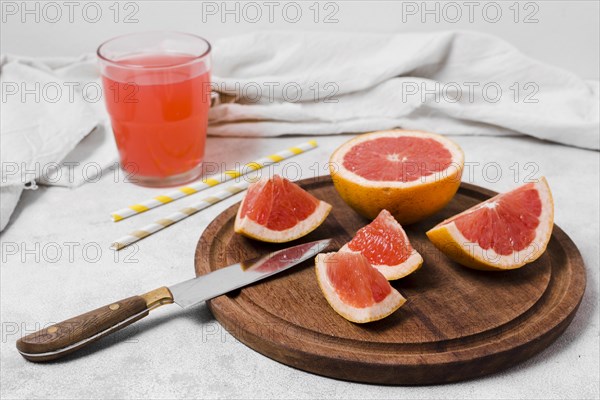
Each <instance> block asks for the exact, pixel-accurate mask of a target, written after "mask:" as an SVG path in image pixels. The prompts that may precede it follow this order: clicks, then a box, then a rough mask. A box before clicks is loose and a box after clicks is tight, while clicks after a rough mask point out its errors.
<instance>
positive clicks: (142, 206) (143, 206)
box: [111, 140, 317, 222]
mask: <svg viewBox="0 0 600 400" xmlns="http://www.w3.org/2000/svg"><path fill="white" fill-rule="evenodd" d="M315 147H317V142H316V141H315V140H309V141H308V142H304V143H300V144H299V145H297V146H292V147H289V148H287V149H285V150H282V151H280V152H277V153H275V154H271V155H268V156H266V157H262V158H259V159H258V160H254V161H251V162H249V163H247V164H245V165H244V166H243V167H241V168H240V169H235V170H227V171H225V172H223V173H222V174H219V175H212V176H210V177H208V178H205V179H202V180H201V181H198V182H194V183H191V184H189V185H188V186H183V187H180V188H178V189H175V190H173V191H171V192H169V193H166V194H164V195H161V196H156V197H154V198H152V199H148V200H146V201H142V202H141V203H138V204H134V205H132V206H129V207H126V208H122V209H120V210H117V211H115V212H113V213H111V216H112V219H113V221H114V222H117V221H121V220H122V219H125V218H128V217H131V216H133V215H137V214H141V213H143V212H145V211H148V210H150V209H152V208H156V207H160V206H162V205H164V204H168V203H170V202H172V201H175V200H178V199H181V198H182V197H186V196H189V195H192V194H194V193H198V192H199V191H201V190H204V189H208V188H210V187H213V186H215V185H218V184H219V183H223V182H227V181H228V180H231V179H234V178H237V177H239V176H241V175H244V174H247V173H248V172H251V171H256V170H258V169H261V168H264V167H267V166H269V165H272V164H275V163H277V162H280V161H283V160H285V159H286V158H290V157H294V156H296V155H298V154H302V153H304V152H306V151H308V150H312V149H314V148H315Z"/></svg>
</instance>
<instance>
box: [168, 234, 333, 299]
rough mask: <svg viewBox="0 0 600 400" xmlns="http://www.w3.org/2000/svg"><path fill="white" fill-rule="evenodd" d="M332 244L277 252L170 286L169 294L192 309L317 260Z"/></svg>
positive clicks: (318, 242)
mask: <svg viewBox="0 0 600 400" xmlns="http://www.w3.org/2000/svg"><path fill="white" fill-rule="evenodd" d="M330 242H331V239H326V240H318V241H316V242H310V243H304V244H300V245H298V246H294V247H289V248H287V249H283V250H279V251H275V252H273V253H269V254H267V255H265V256H262V257H258V258H255V259H251V260H246V261H243V262H241V263H237V264H233V265H230V266H228V267H225V268H221V269H218V270H216V271H213V272H211V273H208V274H206V275H200V276H198V277H196V278H193V279H189V280H187V281H184V282H180V283H178V284H176V285H173V286H169V291H170V292H171V294H172V295H173V301H174V302H175V303H176V304H178V305H179V306H181V307H182V308H186V307H190V306H193V305H194V304H198V303H201V302H203V301H206V300H210V299H212V298H214V297H217V296H219V295H222V294H225V293H227V292H230V291H232V290H235V289H239V288H241V287H244V286H247V285H249V284H251V283H254V282H257V281H259V280H261V279H265V278H268V277H269V276H271V275H275V274H277V273H279V272H282V271H285V270H286V269H288V268H291V267H293V266H294V265H297V264H299V263H301V262H302V261H305V260H307V259H309V258H311V257H316V255H317V254H319V253H320V252H321V251H323V250H324V249H325V248H326V247H327V246H328V245H329V243H330Z"/></svg>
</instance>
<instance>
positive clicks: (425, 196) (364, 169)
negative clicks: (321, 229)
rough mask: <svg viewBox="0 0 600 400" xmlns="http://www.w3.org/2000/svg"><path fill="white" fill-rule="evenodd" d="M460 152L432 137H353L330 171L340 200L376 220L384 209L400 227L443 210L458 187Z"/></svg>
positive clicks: (414, 133) (375, 134)
mask: <svg viewBox="0 0 600 400" xmlns="http://www.w3.org/2000/svg"><path fill="white" fill-rule="evenodd" d="M463 167H464V155H463V152H462V150H461V148H460V147H459V146H458V145H457V144H456V143H454V142H452V141H451V140H449V139H447V138H446V137H444V136H441V135H436V134H433V133H426V132H418V131H405V130H391V131H380V132H372V133H367V134H364V135H360V136H357V137H355V138H353V139H351V140H350V141H348V142H346V143H344V144H343V145H341V146H340V147H339V148H338V149H337V150H336V151H335V152H334V153H333V154H332V155H331V158H330V163H329V169H330V173H331V177H332V179H333V183H334V186H335V188H336V190H337V191H338V193H339V194H340V196H341V197H342V199H344V201H345V202H346V203H348V205H349V206H350V207H352V208H353V209H354V210H356V211H357V212H358V213H360V214H362V215H364V216H365V217H367V218H369V219H374V218H375V217H376V216H377V215H378V214H379V213H380V212H381V210H383V209H386V210H388V211H389V212H390V213H391V214H392V215H393V216H394V218H396V220H397V221H398V222H399V223H401V224H411V223H413V222H417V221H419V220H421V219H423V218H425V217H427V216H429V215H432V214H433V213H435V212H437V211H438V210H440V209H441V208H442V207H444V206H445V205H446V204H447V203H448V202H449V201H450V200H451V199H452V197H453V196H454V194H455V193H456V191H457V190H458V187H459V186H460V178H461V175H462V170H463Z"/></svg>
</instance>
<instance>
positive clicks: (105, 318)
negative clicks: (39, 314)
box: [17, 288, 173, 362]
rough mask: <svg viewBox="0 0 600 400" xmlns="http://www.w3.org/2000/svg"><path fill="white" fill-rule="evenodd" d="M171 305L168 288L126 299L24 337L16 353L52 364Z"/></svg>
mask: <svg viewBox="0 0 600 400" xmlns="http://www.w3.org/2000/svg"><path fill="white" fill-rule="evenodd" d="M157 293H160V294H161V296H163V297H162V298H159V297H160V296H158V295H157ZM172 302H173V298H172V296H171V293H170V292H169V291H168V289H167V288H160V289H157V290H155V291H152V292H149V293H146V294H145V295H142V296H133V297H129V298H127V299H124V300H121V301H117V302H116V303H112V304H109V305H107V306H104V307H100V308H97V309H95V310H93V311H90V312H87V313H85V314H81V315H79V316H77V317H73V318H71V319H68V320H66V321H63V322H60V323H58V324H55V325H52V326H49V327H47V328H44V329H42V330H39V331H37V332H35V333H32V334H30V335H27V336H25V337H23V338H21V339H19V340H18V341H17V349H18V350H19V352H20V353H21V355H22V356H23V357H25V358H26V359H28V360H30V361H34V362H43V361H50V360H54V359H57V358H60V357H63V356H65V355H67V354H69V353H72V352H74V351H75V350H78V349H80V348H82V347H84V346H86V345H88V344H90V343H93V342H95V341H96V340H98V339H100V338H101V337H103V336H106V335H108V334H109V333H112V332H115V331H117V330H119V329H122V328H124V327H126V326H127V325H129V324H131V323H133V322H135V321H138V320H140V319H142V318H144V317H145V316H146V315H148V313H149V312H150V309H152V308H155V307H156V306H158V305H162V304H167V303H172Z"/></svg>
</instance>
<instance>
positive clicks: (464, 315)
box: [195, 177, 586, 384]
mask: <svg viewBox="0 0 600 400" xmlns="http://www.w3.org/2000/svg"><path fill="white" fill-rule="evenodd" d="M301 185H302V186H303V187H304V188H305V189H307V190H308V191H310V192H311V193H312V194H313V195H315V196H316V197H317V198H319V199H322V200H325V201H327V202H329V203H330V204H332V205H333V210H332V212H331V214H330V215H329V217H328V218H327V220H326V221H325V223H324V224H323V225H322V226H321V227H319V228H318V229H317V230H315V231H314V232H312V233H311V234H310V235H308V236H306V237H304V238H302V239H299V240H297V241H294V242H291V243H287V244H286V243H284V244H277V245H275V244H267V243H261V242H257V241H253V240H250V239H246V238H244V237H242V236H240V235H238V234H236V233H234V231H233V224H234V219H235V213H236V211H237V208H238V206H239V204H236V205H233V206H231V207H230V208H228V209H227V210H225V211H224V212H223V213H222V214H221V215H219V216H218V217H217V218H216V219H215V220H214V221H213V222H212V223H211V224H210V225H209V226H208V228H207V229H206V230H205V231H204V233H203V234H202V237H201V238H200V241H199V243H198V246H197V248H196V259H195V265H196V274H197V275H200V274H205V273H207V272H209V271H213V270H215V269H218V268H220V267H223V266H227V265H229V264H232V263H234V262H238V261H240V260H244V259H248V258H251V257H254V256H258V255H260V254H263V253H267V252H269V251H272V250H276V249H281V248H284V247H288V246H290V245H294V244H299V243H302V242H307V241H312V240H318V239H325V238H329V237H331V238H333V239H334V242H333V245H332V250H337V249H338V248H339V247H341V246H342V245H343V244H344V243H346V242H347V241H349V240H350V239H351V238H352V236H353V235H354V234H355V232H356V231H357V230H358V229H359V228H361V227H362V226H364V225H366V224H367V223H368V222H369V221H367V220H365V219H364V218H363V217H361V216H359V215H358V214H356V213H355V212H354V211H353V210H352V209H350V208H349V207H348V206H347V205H346V204H345V203H344V202H343V201H342V200H341V198H340V197H339V196H338V195H337V193H336V191H335V189H334V188H333V185H332V183H331V180H330V178H329V177H318V178H312V179H307V180H304V181H301ZM494 194H495V193H494V192H492V191H489V190H486V189H483V188H480V187H477V186H474V185H470V184H464V183H463V184H462V185H461V188H460V189H459V191H458V193H457V195H456V196H455V198H454V199H453V200H452V202H451V203H450V204H449V205H448V206H447V207H446V208H444V209H443V210H442V211H441V212H439V213H438V214H436V215H434V216H433V217H431V218H429V219H427V220H424V221H421V222H419V223H417V224H414V225H411V226H407V227H405V229H406V232H407V234H408V236H409V238H410V240H411V243H412V245H413V247H415V248H416V249H417V251H419V252H420V253H421V255H422V256H423V258H424V264H423V267H422V268H421V269H420V270H419V271H417V272H416V273H414V274H413V275H410V276H409V277H406V278H404V279H401V280H399V281H395V282H392V285H393V286H394V287H395V288H396V289H398V290H399V291H400V293H402V295H403V296H404V297H406V298H407V300H408V301H407V303H406V304H405V305H404V306H403V307H402V308H400V309H399V310H398V311H396V312H395V313H394V314H392V315H391V316H390V317H388V318H386V319H384V320H382V321H377V322H373V323H370V324H365V325H358V324H354V323H351V322H349V321H346V320H345V319H343V318H342V317H340V316H339V315H338V314H336V313H335V312H334V311H333V309H331V307H330V306H329V305H328V303H327V301H326V300H325V298H324V297H323V294H322V293H321V291H320V290H319V287H318V284H317V281H316V277H315V272H314V262H313V260H309V261H306V262H304V263H303V264H300V265H298V266H296V267H294V268H292V269H291V270H289V271H286V272H284V273H282V274H279V275H277V276H276V277H273V278H270V279H268V280H265V281H263V282H260V283H258V284H256V285H253V286H251V287H247V288H245V289H243V290H240V291H237V292H234V293H230V294H229V295H225V296H220V297H218V298H215V299H213V300H211V301H210V302H209V307H210V309H211V311H212V313H213V314H214V316H215V318H216V319H217V320H218V321H219V322H220V323H221V324H222V325H223V326H224V327H225V328H226V329H227V330H228V331H229V332H230V333H231V334H232V335H233V336H234V337H236V338H237V339H238V340H240V341H241V342H243V343H245V344H246V345H248V346H249V347H251V348H253V349H254V350H256V351H258V352H260V353H262V354H264V355H266V356H267V357H270V358H272V359H274V360H277V361H279V362H282V363H284V364H287V365H290V366H293V367H296V368H299V369H302V370H305V371H309V372H313V373H316V374H320V375H324V376H329V377H333V378H338V379H344V380H351V381H359V382H368V383H379V384H432V383H444V382H452V381H458V380H463V379H469V378H474V377H478V376H482V375H486V374H490V373H493V372H496V371H499V370H501V369H504V368H507V367H510V366H512V365H514V364H516V363H518V362H520V361H523V360H525V359H527V358H529V357H531V356H532V355H534V354H536V353H537V352H539V351H541V350H542V349H544V348H546V347H547V346H549V345H550V344H551V343H552V342H553V341H554V340H555V339H556V338H557V337H558V336H559V335H560V334H561V333H562V332H563V331H564V330H565V329H566V327H567V326H568V324H569V323H570V321H571V320H572V318H573V316H574V315H575V312H576V311H577V307H578V306H579V303H580V301H581V298H582V296H583V293H584V290H585V282H586V274H585V267H584V265H583V261H582V258H581V255H580V253H579V251H578V250H577V248H576V246H575V245H574V244H573V242H572V241H571V240H570V238H569V237H568V236H567V235H566V234H565V233H564V232H563V231H562V230H561V229H560V228H559V227H558V226H555V227H554V231H553V234H552V238H551V241H550V244H549V245H548V249H547V251H546V253H545V254H544V255H543V256H542V257H541V258H540V259H538V260H537V261H536V262H534V263H531V264H529V265H527V266H525V267H523V268H521V269H518V270H513V271H504V272H484V271H476V270H471V269H468V268H464V267H462V266H460V265H458V264H456V263H454V262H452V261H451V260H449V259H448V258H446V257H445V256H444V255H443V254H442V253H440V252H439V251H438V250H437V249H436V248H435V247H434V246H433V245H432V244H431V243H430V242H429V240H428V239H427V238H426V236H425V232H426V231H427V230H428V229H429V228H431V227H433V226H434V225H435V224H437V223H438V222H440V221H442V220H443V219H445V218H448V217H450V216H452V215H454V214H456V213H458V212H461V211H463V210H465V209H467V208H469V207H471V206H473V205H474V204H476V203H478V202H481V201H483V200H485V199H487V198H489V197H491V196H493V195H494Z"/></svg>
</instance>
